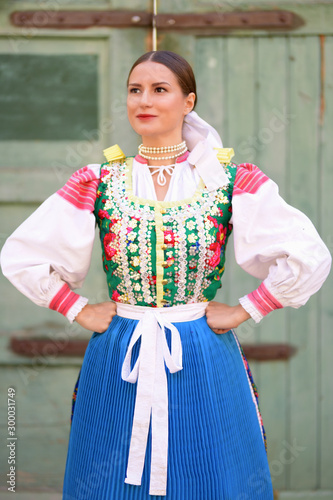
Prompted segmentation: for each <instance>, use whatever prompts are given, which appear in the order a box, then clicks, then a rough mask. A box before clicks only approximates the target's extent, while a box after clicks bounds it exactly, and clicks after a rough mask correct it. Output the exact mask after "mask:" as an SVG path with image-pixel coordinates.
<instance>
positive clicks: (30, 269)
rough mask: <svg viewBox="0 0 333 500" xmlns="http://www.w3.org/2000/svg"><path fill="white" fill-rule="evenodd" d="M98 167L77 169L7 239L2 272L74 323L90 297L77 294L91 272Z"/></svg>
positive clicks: (33, 297) (36, 302)
mask: <svg viewBox="0 0 333 500" xmlns="http://www.w3.org/2000/svg"><path fill="white" fill-rule="evenodd" d="M99 176H100V165H97V164H92V165H88V166H86V167H83V168H82V169H80V170H78V171H77V172H75V173H74V174H73V175H72V177H71V178H70V179H69V180H68V182H67V183H66V184H65V186H64V187H63V188H61V189H60V190H59V191H57V192H56V193H55V194H53V195H52V196H50V197H49V198H48V199H47V200H46V201H45V202H44V203H42V205H40V207H39V208H38V209H37V210H36V211H35V212H33V214H32V215H31V216H30V217H29V218H28V219H26V220H25V222H23V224H21V225H20V226H19V227H18V228H17V229H16V231H14V233H13V234H12V235H11V236H10V237H9V238H8V239H7V241H6V242H5V244H4V246H3V248H2V251H1V267H2V271H3V274H4V275H5V276H6V277H7V278H8V279H9V281H11V283H12V284H13V285H14V286H15V287H16V288H17V289H18V290H19V291H20V292H22V293H23V294H24V295H26V296H27V297H28V298H29V299H31V300H32V301H33V302H35V304H37V305H39V306H43V307H48V308H50V309H53V310H56V311H58V312H60V313H62V314H63V315H64V316H66V317H67V319H68V320H69V321H70V322H71V323H72V322H73V321H74V319H75V317H76V315H77V314H78V313H79V312H80V311H81V309H82V308H83V307H84V306H85V305H86V304H87V302H88V299H87V298H85V297H81V296H80V295H78V294H76V293H75V292H73V289H76V288H80V287H81V286H82V284H83V281H84V278H85V277H86V275H87V272H88V269H89V266H90V260H91V253H92V247H93V242H94V237H95V216H94V213H93V211H94V205H95V199H96V192H97V187H98V184H99Z"/></svg>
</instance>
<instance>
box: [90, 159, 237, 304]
mask: <svg viewBox="0 0 333 500" xmlns="http://www.w3.org/2000/svg"><path fill="white" fill-rule="evenodd" d="M132 162H133V159H132V158H127V159H126V160H123V161H116V162H110V163H105V164H103V165H102V167H101V183H100V185H99V187H98V190H97V198H96V203H95V217H96V219H97V221H98V225H99V228H100V236H101V243H102V251H103V267H104V270H105V272H106V275H107V283H108V287H109V293H110V298H111V299H112V300H115V301H117V302H122V303H127V304H135V305H140V306H152V307H156V306H157V307H169V306H173V305H179V304H187V303H194V302H204V301H208V300H212V299H213V298H214V297H215V294H216V291H217V290H218V288H220V286H221V276H222V274H223V272H224V261H225V249H226V245H227V241H228V237H229V235H230V233H231V230H232V226H231V224H230V223H229V221H230V217H231V198H232V191H233V185H234V180H235V175H236V166H235V165H232V164H229V165H227V166H225V171H226V173H227V178H228V179H229V182H228V184H226V185H225V186H222V187H221V188H218V189H216V190H214V191H208V190H207V189H206V188H205V187H204V185H203V183H202V182H200V183H199V185H198V188H197V190H196V192H195V194H194V196H193V197H192V198H191V199H186V200H183V201H179V202H163V201H162V202H161V201H151V200H143V199H141V198H138V197H137V196H134V195H133V192H132V187H131V179H132ZM221 168H222V167H221Z"/></svg>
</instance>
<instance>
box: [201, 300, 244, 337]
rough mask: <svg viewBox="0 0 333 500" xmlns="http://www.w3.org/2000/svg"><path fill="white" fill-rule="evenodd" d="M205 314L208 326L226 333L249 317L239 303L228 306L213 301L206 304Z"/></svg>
mask: <svg viewBox="0 0 333 500" xmlns="http://www.w3.org/2000/svg"><path fill="white" fill-rule="evenodd" d="M206 316H207V324H208V326H209V327H210V328H211V329H212V330H213V332H215V333H226V332H228V331H229V330H231V329H232V328H237V326H239V325H240V324H241V323H243V322H244V321H246V320H247V319H249V318H251V316H250V315H249V313H248V312H246V311H245V309H244V308H243V307H242V306H241V305H240V304H238V305H237V306H228V305H227V304H221V303H220V302H214V301H212V302H210V303H209V304H208V306H207V308H206Z"/></svg>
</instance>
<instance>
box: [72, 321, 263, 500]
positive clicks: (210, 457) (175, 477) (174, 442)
mask: <svg viewBox="0 0 333 500" xmlns="http://www.w3.org/2000/svg"><path fill="white" fill-rule="evenodd" d="M137 323H138V321H137V320H132V319H127V318H122V317H119V316H115V317H114V319H113V320H112V322H111V324H110V326H109V328H108V330H107V331H106V332H104V333H94V334H93V335H92V337H91V339H90V341H89V344H88V347H87V350H86V353H85V356H84V360H83V364H82V368H81V371H80V374H79V379H78V383H77V384H76V387H75V391H74V393H75V394H74V399H75V404H74V405H73V408H72V424H71V430H70V436H69V445H68V454H67V462H66V471H65V477H64V487H63V500H162V499H163V498H164V499H165V500H272V499H273V489H272V483H271V477H270V472H269V467H268V462H267V454H266V449H265V435H264V429H263V426H262V423H261V417H260V413H259V409H258V404H257V394H256V389H255V386H254V384H253V380H252V377H251V372H250V370H249V368H248V365H247V362H246V359H245V356H244V354H243V353H242V350H241V348H240V345H239V343H238V340H237V337H236V335H235V333H234V332H233V331H229V332H228V333H225V334H222V335H217V334H215V333H214V332H213V331H212V330H211V329H210V328H209V327H208V325H207V321H206V317H203V318H200V319H198V320H195V321H190V322H182V323H174V324H175V326H176V327H177V328H178V330H179V332H180V336H181V341H182V348H183V369H182V370H181V371H179V372H177V373H174V374H170V373H169V371H168V370H167V381H168V397H169V448H168V478H167V494H166V496H151V495H149V480H150V453H151V452H150V446H151V436H150V433H149V437H148V445H147V452H146V459H145V466H144V471H143V476H142V484H141V486H133V485H130V484H126V483H124V480H125V477H126V468H127V459H128V452H129V444H130V439H131V430H132V420H133V413H134V405H135V397H136V384H131V383H128V382H125V381H123V380H122V378H121V368H122V363H123V360H124V357H125V354H126V350H127V346H128V344H129V341H130V338H131V335H132V333H133V331H134V329H135V327H136V325H137ZM169 335H170V331H169V330H167V339H168V342H169V341H170V338H169ZM138 352H139V342H138V343H137V344H136V345H135V346H134V350H133V353H134V356H133V357H132V362H135V359H136V357H137V355H138ZM133 358H134V359H133Z"/></svg>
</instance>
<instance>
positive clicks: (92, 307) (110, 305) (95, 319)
mask: <svg viewBox="0 0 333 500" xmlns="http://www.w3.org/2000/svg"><path fill="white" fill-rule="evenodd" d="M116 311H117V306H116V304H115V303H114V302H101V303H99V304H87V305H85V306H84V308H83V309H82V310H81V311H80V312H79V313H78V314H77V315H76V318H75V321H76V322H77V323H78V324H79V325H81V326H83V328H86V329H87V330H92V331H93V332H98V333H102V332H105V330H107V328H108V326H109V324H110V323H111V321H112V318H113V317H114V316H115V315H116Z"/></svg>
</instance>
